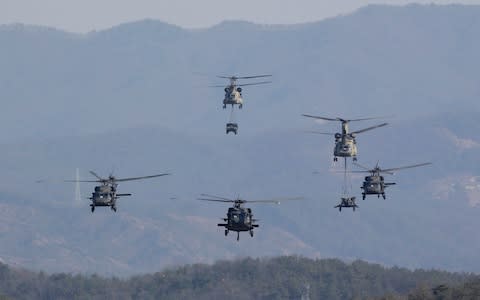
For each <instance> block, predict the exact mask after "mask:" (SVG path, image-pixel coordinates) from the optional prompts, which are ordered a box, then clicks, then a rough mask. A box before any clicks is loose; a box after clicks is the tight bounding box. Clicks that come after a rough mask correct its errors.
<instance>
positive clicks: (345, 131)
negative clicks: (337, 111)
mask: <svg viewBox="0 0 480 300" xmlns="http://www.w3.org/2000/svg"><path fill="white" fill-rule="evenodd" d="M302 116H304V117H308V118H313V119H317V120H324V121H338V122H341V123H342V135H341V136H339V137H342V136H350V137H351V138H354V137H355V135H356V134H358V133H362V132H365V131H369V130H372V129H375V128H379V127H383V126H386V125H388V123H381V124H378V125H375V126H371V127H368V128H364V129H361V130H356V131H353V132H349V129H348V123H350V122H357V121H367V120H377V119H383V118H384V117H370V118H359V119H344V118H340V117H336V118H327V117H320V116H313V115H307V114H302ZM311 133H317V134H326V135H334V134H332V133H325V132H317V131H312V132H311Z"/></svg>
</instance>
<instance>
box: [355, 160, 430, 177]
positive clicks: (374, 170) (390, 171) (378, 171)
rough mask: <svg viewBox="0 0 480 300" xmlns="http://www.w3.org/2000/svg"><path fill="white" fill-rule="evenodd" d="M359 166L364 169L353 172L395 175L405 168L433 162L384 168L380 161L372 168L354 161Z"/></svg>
mask: <svg viewBox="0 0 480 300" xmlns="http://www.w3.org/2000/svg"><path fill="white" fill-rule="evenodd" d="M354 164H355V165H356V166H357V167H359V168H361V169H363V170H361V171H352V173H371V174H372V176H380V174H381V173H385V174H389V175H394V174H395V171H400V170H404V169H411V168H417V167H423V166H428V165H431V164H432V163H430V162H427V163H421V164H415V165H410V166H403V167H398V168H388V169H382V168H380V166H379V165H378V162H377V164H376V166H375V167H374V168H372V169H370V168H367V167H364V166H362V165H360V164H359V163H354Z"/></svg>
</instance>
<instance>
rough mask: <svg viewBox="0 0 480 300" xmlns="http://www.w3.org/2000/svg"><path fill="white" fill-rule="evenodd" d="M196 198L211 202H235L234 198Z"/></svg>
mask: <svg viewBox="0 0 480 300" xmlns="http://www.w3.org/2000/svg"><path fill="white" fill-rule="evenodd" d="M197 200H200V201H211V202H227V203H232V202H235V200H223V199H210V198H197Z"/></svg>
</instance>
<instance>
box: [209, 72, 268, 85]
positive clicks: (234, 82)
mask: <svg viewBox="0 0 480 300" xmlns="http://www.w3.org/2000/svg"><path fill="white" fill-rule="evenodd" d="M217 77H218V78H225V79H228V80H229V81H230V84H229V85H230V86H247V85H259V84H267V83H271V81H259V82H250V83H243V84H237V81H238V80H239V79H253V78H265V77H272V75H270V74H265V75H253V76H235V75H233V76H221V75H217ZM211 87H224V86H223V85H213V86H211Z"/></svg>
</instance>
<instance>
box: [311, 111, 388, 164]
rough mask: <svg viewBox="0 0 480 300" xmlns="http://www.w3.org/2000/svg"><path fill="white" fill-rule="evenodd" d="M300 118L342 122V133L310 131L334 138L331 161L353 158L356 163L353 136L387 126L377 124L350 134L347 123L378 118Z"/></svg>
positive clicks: (355, 146) (355, 148) (355, 144)
mask: <svg viewBox="0 0 480 300" xmlns="http://www.w3.org/2000/svg"><path fill="white" fill-rule="evenodd" d="M302 116H304V117H308V118H314V119H320V120H326V121H340V122H342V133H335V134H334V133H326V132H318V131H310V132H311V133H316V134H326V135H333V136H334V137H335V148H334V151H333V161H338V157H353V161H357V142H356V140H355V136H356V135H357V134H359V133H362V132H365V131H369V130H372V129H375V128H379V127H383V126H385V125H388V123H382V124H378V125H375V126H372V127H368V128H365V129H361V130H356V131H352V132H350V131H349V129H348V123H350V122H356V121H366V120H373V119H378V118H363V119H351V120H346V119H342V118H334V119H333V118H325V117H319V116H312V115H305V114H303V115H302Z"/></svg>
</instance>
